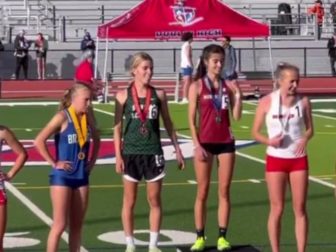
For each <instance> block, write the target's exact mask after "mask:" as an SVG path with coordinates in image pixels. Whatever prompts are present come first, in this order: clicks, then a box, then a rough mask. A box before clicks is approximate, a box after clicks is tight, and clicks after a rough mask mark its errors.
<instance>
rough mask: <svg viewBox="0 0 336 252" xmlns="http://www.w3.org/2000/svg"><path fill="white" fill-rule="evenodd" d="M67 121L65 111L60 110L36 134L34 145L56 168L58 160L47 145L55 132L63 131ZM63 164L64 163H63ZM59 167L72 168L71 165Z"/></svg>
mask: <svg viewBox="0 0 336 252" xmlns="http://www.w3.org/2000/svg"><path fill="white" fill-rule="evenodd" d="M65 123H66V117H65V114H64V112H63V111H60V112H58V113H57V114H56V115H54V117H53V118H52V119H51V120H50V121H49V123H48V124H47V125H46V126H45V127H44V128H43V129H42V130H41V131H40V133H39V134H38V135H37V136H36V138H35V141H34V145H35V147H36V149H37V151H38V152H39V153H40V155H41V156H42V157H43V158H44V159H45V160H46V161H47V162H48V163H49V164H50V165H51V166H52V167H54V168H56V166H57V160H55V159H54V158H53V157H52V155H51V154H50V152H49V149H48V147H47V140H48V138H49V137H51V136H52V135H53V134H55V133H57V132H59V131H61V130H62V129H63V128H64V127H65V125H64V124H65ZM62 166H63V165H62ZM57 168H64V169H66V168H71V167H57Z"/></svg>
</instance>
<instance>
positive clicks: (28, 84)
mask: <svg viewBox="0 0 336 252" xmlns="http://www.w3.org/2000/svg"><path fill="white" fill-rule="evenodd" d="M73 83H74V81H73V80H45V81H39V80H28V81H22V80H3V81H2V82H1V84H0V98H1V99H31V100H45V99H52V100H55V99H59V98H60V97H62V96H63V93H64V90H66V89H67V88H69V87H70V86H71V85H72V84H73ZM152 83H153V84H154V86H156V87H160V88H163V89H165V90H166V92H167V94H168V96H170V97H174V92H175V85H176V81H175V80H153V81H152ZM239 83H240V87H241V89H242V91H243V93H244V95H249V94H252V93H253V91H254V89H255V88H256V87H259V90H260V92H261V94H266V93H269V92H270V91H271V90H272V87H273V85H272V80H267V79H263V80H240V81H239ZM125 86H127V81H115V82H113V83H109V96H113V95H114V93H115V92H116V91H117V90H118V89H120V88H123V87H125ZM181 87H182V85H181V84H180V89H179V93H180V94H181ZM299 92H300V93H303V94H307V95H329V96H330V95H336V78H332V77H311V78H301V81H300V86H299ZM180 97H181V96H180Z"/></svg>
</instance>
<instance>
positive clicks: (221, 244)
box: [217, 237, 231, 251]
mask: <svg viewBox="0 0 336 252" xmlns="http://www.w3.org/2000/svg"><path fill="white" fill-rule="evenodd" d="M229 249H231V245H230V243H229V242H228V241H227V240H226V239H225V238H224V237H219V238H218V240H217V250H218V251H226V250H229Z"/></svg>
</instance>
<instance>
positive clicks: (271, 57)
mask: <svg viewBox="0 0 336 252" xmlns="http://www.w3.org/2000/svg"><path fill="white" fill-rule="evenodd" d="M267 40H268V51H269V60H270V67H271V74H272V80H273V89H276V83H275V77H274V67H273V60H272V59H273V56H272V45H271V36H269V37H268V38H267Z"/></svg>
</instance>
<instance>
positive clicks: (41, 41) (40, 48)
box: [35, 32, 48, 80]
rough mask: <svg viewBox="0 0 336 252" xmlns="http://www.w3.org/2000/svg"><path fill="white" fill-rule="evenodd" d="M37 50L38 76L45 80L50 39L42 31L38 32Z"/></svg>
mask: <svg viewBox="0 0 336 252" xmlns="http://www.w3.org/2000/svg"><path fill="white" fill-rule="evenodd" d="M35 51H36V61H37V76H38V79H39V80H44V79H45V71H46V60H47V51H48V41H47V40H46V39H45V38H44V36H43V34H42V33H41V32H40V33H38V34H37V39H36V40H35Z"/></svg>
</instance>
